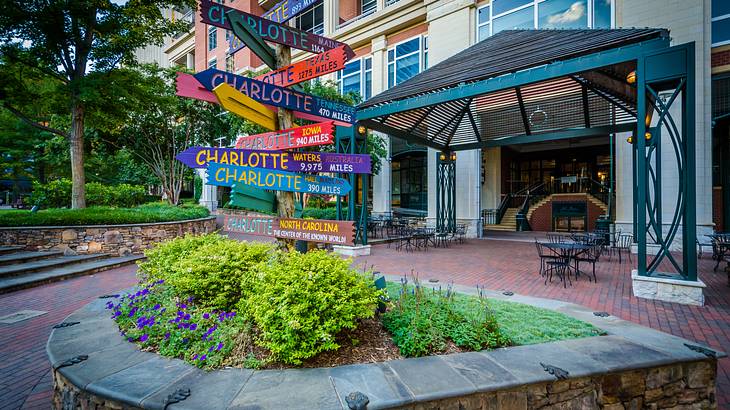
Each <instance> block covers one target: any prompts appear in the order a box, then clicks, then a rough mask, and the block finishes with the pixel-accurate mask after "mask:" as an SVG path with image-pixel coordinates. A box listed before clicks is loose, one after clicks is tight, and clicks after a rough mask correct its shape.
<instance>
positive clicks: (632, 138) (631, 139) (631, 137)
mask: <svg viewBox="0 0 730 410" xmlns="http://www.w3.org/2000/svg"><path fill="white" fill-rule="evenodd" d="M626 142H628V143H629V144H633V143H634V136H633V135H630V136H629V137H628V138H626Z"/></svg>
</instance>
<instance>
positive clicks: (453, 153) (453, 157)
mask: <svg viewBox="0 0 730 410" xmlns="http://www.w3.org/2000/svg"><path fill="white" fill-rule="evenodd" d="M451 160H452V161H456V153H455V152H452V153H451Z"/></svg>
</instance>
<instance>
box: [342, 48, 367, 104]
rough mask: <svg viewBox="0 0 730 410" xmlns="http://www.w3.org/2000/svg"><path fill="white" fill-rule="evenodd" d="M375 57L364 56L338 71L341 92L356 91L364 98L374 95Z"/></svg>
mask: <svg viewBox="0 0 730 410" xmlns="http://www.w3.org/2000/svg"><path fill="white" fill-rule="evenodd" d="M372 78H373V59H372V57H363V58H359V59H357V60H353V61H350V62H348V63H347V64H345V68H343V69H342V70H340V71H338V72H337V85H338V87H339V89H340V93H341V94H347V93H349V92H355V93H357V94H359V95H360V96H361V97H362V98H363V100H367V99H368V98H370V97H372V93H373V80H372Z"/></svg>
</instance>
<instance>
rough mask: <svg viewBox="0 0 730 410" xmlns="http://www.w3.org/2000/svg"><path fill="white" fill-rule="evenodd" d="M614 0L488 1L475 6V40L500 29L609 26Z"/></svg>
mask: <svg viewBox="0 0 730 410" xmlns="http://www.w3.org/2000/svg"><path fill="white" fill-rule="evenodd" d="M614 1H615V0H492V1H491V2H490V3H489V4H487V5H485V6H482V7H479V8H478V9H477V15H476V20H477V33H476V36H477V41H482V40H484V39H485V38H487V37H489V36H491V35H494V34H496V33H498V32H500V31H502V30H513V29H535V28H555V29H569V28H611V27H613V7H614Z"/></svg>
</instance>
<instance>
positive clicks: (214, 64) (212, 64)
mask: <svg viewBox="0 0 730 410" xmlns="http://www.w3.org/2000/svg"><path fill="white" fill-rule="evenodd" d="M208 68H218V59H217V58H211V59H210V60H208Z"/></svg>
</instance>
